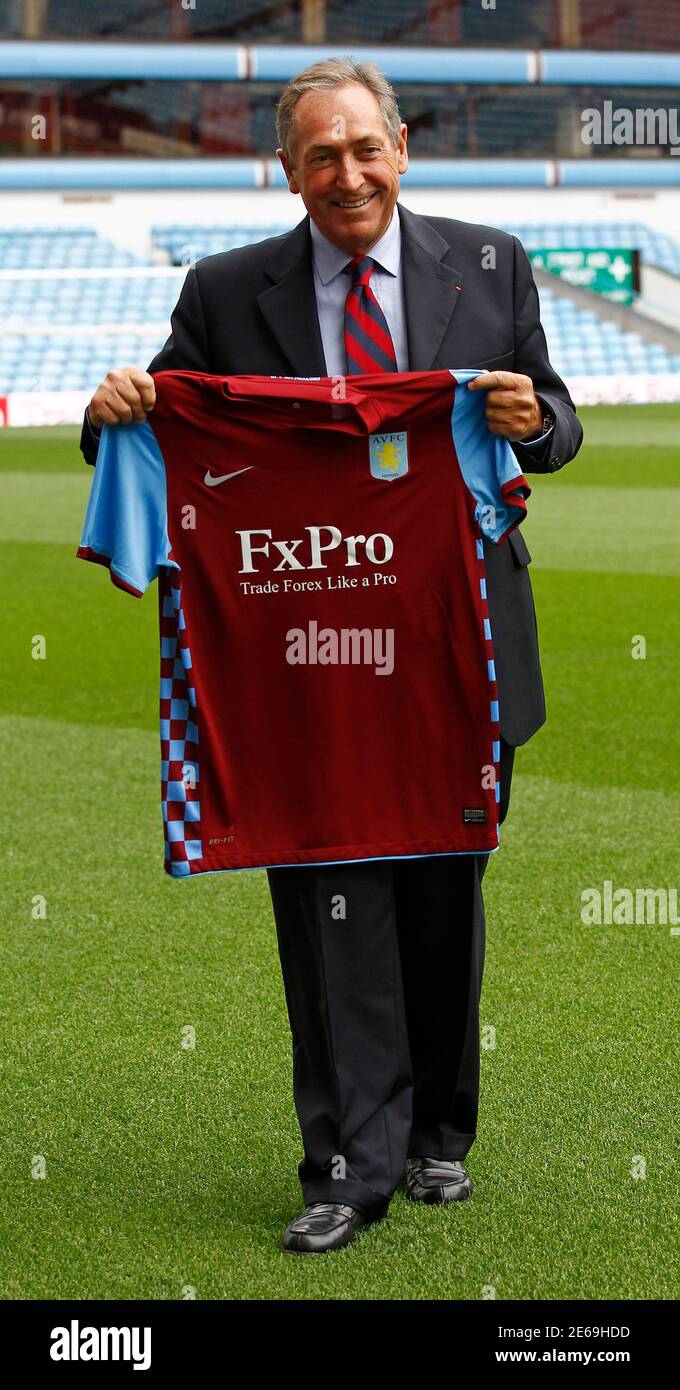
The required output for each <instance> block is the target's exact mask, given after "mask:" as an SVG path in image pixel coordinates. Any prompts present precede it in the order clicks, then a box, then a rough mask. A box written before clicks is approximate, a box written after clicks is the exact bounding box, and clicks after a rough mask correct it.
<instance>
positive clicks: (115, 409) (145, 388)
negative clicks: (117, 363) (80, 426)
mask: <svg viewBox="0 0 680 1390" xmlns="http://www.w3.org/2000/svg"><path fill="white" fill-rule="evenodd" d="M155 402H156V387H155V386H154V380H153V377H152V376H149V373H148V372H144V371H142V368H141V367H121V368H120V370H119V371H117V372H107V373H106V376H105V377H104V380H103V381H102V383H101V386H98V387H97V390H96V391H95V393H94V395H93V397H92V400H91V401H90V404H89V406H88V407H87V413H88V415H89V417H90V424H91V425H94V427H95V429H97V430H98V429H101V427H102V425H131V424H132V421H133V420H139V421H141V420H146V417H147V413H148V411H150V410H153V407H154V405H155Z"/></svg>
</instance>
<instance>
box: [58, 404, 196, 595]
mask: <svg viewBox="0 0 680 1390" xmlns="http://www.w3.org/2000/svg"><path fill="white" fill-rule="evenodd" d="M77 553H78V556H79V557H80V559H82V560H92V561H93V562H94V563H95V564H102V565H108V567H109V570H110V573H111V578H112V580H113V582H114V584H117V585H118V587H119V588H123V589H127V591H128V592H132V593H133V594H134V595H135V596H136V597H138V598H141V595H142V594H143V593H144V591H145V589H146V588H147V587H148V585H149V584H150V583H151V581H152V579H155V578H156V575H157V573H158V567H159V565H170V566H171V567H172V568H174V569H179V566H178V565H177V564H175V561H174V560H170V558H169V556H170V541H169V539H168V504H167V484H166V477H165V464H164V462H163V456H162V454H161V451H160V449H159V447H158V443H157V440H156V436H155V434H154V432H153V430H152V428H151V425H150V424H149V422H148V420H144V421H142V422H141V423H139V424H132V425H114V426H109V425H105V426H104V428H103V430H102V435H101V439H100V441H99V449H98V452H97V462H96V464H95V468H94V477H93V479H92V488H91V491H90V498H89V502H88V504H87V512H86V514H85V524H84V526H83V534H82V537H81V541H80V546H79V548H78V552H77Z"/></svg>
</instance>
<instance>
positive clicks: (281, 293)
mask: <svg viewBox="0 0 680 1390" xmlns="http://www.w3.org/2000/svg"><path fill="white" fill-rule="evenodd" d="M397 210H398V213H399V218H400V221H401V269H402V276H403V284H404V306H405V310H406V332H407V338H408V350H409V366H410V369H411V371H412V372H427V371H429V370H430V369H431V367H432V364H433V362H434V361H435V358H436V356H437V352H438V350H439V347H440V345H441V343H442V340H443V338H444V335H445V333H446V330H447V328H448V325H449V323H450V321H451V317H452V315H453V314H454V312H455V308H456V304H457V302H458V291H457V290H456V285H462V283H463V280H462V274H461V272H460V271H459V270H456V269H455V267H453V266H450V265H446V264H445V263H444V258H445V257H446V256H447V255H449V254H450V251H451V248H450V246H449V244H448V242H447V241H445V240H444V238H443V237H442V236H440V235H439V232H437V231H435V229H434V227H432V226H430V224H429V222H427V221H426V219H425V218H423V217H419V216H418V215H417V214H416V213H413V212H409V210H408V208H404V207H402V205H401V203H397ZM264 272H265V275H266V276H267V278H268V279H269V280H270V281H271V284H270V285H269V286H268V287H267V289H265V290H262V291H261V292H260V294H259V295H258V296H257V302H258V305H259V307H260V311H261V313H262V315H263V317H264V318H265V320H266V322H267V324H268V326H269V329H270V331H271V332H272V333H273V335H274V337H275V338H276V341H277V342H278V344H279V347H280V349H281V352H282V353H283V355H284V357H285V358H286V359H287V361H288V362H289V363H290V366H291V370H292V372H293V373H294V374H295V375H296V376H325V375H326V362H325V358H324V352H323V343H322V341H321V330H320V328H319V317H318V313H317V308H316V295H315V292H314V273H313V269H312V239H311V236H310V233H309V215H307V216H306V217H304V218H303V219H302V221H301V222H299V223H298V225H297V227H294V228H293V230H292V232H289V233H288V234H287V235H286V236H284V237H282V238H281V240H280V242H279V244H278V246H277V248H276V250H275V251H274V252H273V253H272V255H271V256H270V258H269V260H268V261H267V263H266V265H265V267H264Z"/></svg>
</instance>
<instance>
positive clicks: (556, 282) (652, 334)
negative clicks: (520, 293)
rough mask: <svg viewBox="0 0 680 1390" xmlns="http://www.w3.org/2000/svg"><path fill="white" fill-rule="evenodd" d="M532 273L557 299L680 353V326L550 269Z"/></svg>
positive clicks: (534, 270)
mask: <svg viewBox="0 0 680 1390" xmlns="http://www.w3.org/2000/svg"><path fill="white" fill-rule="evenodd" d="M533 272H534V279H535V281H536V284H537V286H538V289H539V293H540V291H541V290H549V291H550V292H551V293H552V294H553V295H554V297H555V298H556V299H568V300H570V301H571V303H572V304H574V305H576V307H577V309H583V310H587V311H588V312H590V313H591V314H595V315H596V317H597V318H598V319H599V320H600V322H601V323H607V322H609V323H616V324H618V326H619V328H620V329H621V331H622V333H637V334H638V335H639V337H640V338H642V339H643V341H644V342H646V343H651V344H653V346H655V347H656V346H659V345H660V346H661V347H665V348H666V349H667V351H668V352H670V353H672V354H673V355H674V356H678V355H680V331H678V330H677V329H673V328H671V327H669V326H668V325H667V324H663V323H661V322H659V321H658V320H657V319H655V318H652V317H649V316H648V315H647V314H645V313H643V312H642V311H641V310H640V309H639V308H632V307H629V306H628V305H626V304H615V303H614V302H613V300H611V299H605V298H604V297H603V295H601V294H596V293H595V292H594V290H586V289H583V288H582V286H580V285H572V284H570V283H568V282H567V281H565V280H560V278H559V276H558V275H551V274H550V271H548V270H539V269H538V268H537V267H536V266H534V267H533ZM671 278H674V277H671Z"/></svg>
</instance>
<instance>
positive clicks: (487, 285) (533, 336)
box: [81, 203, 583, 745]
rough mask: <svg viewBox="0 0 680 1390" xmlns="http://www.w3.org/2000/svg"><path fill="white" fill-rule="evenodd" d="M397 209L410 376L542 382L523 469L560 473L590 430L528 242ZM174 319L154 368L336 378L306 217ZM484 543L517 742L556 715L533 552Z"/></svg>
mask: <svg viewBox="0 0 680 1390" xmlns="http://www.w3.org/2000/svg"><path fill="white" fill-rule="evenodd" d="M397 207H398V210H399V217H400V220H401V234H402V262H401V264H402V274H403V283H404V300H405V308H406V323H407V338H408V351H409V365H410V369H411V371H430V370H434V369H437V368H448V367H459V368H463V367H484V368H488V369H490V370H494V369H496V368H501V369H504V370H506V371H511V372H522V373H524V374H525V375H526V376H529V377H531V379H532V381H533V383H534V389H535V391H536V394H537V395H538V396H539V397H540V398H541V400H543V401H545V402H546V403H547V404H548V405H549V407H550V408H551V410H552V411H553V413H554V415H555V420H556V423H555V428H554V430H553V434H552V436H551V439H550V441H549V444H548V445H547V446H544V447H543V448H540V449H539V448H538V447H537V448H536V449H535V450H529V449H527V448H525V447H524V446H523V445H522V444H513V446H512V447H513V449H514V451H515V454H516V456H517V458H518V460H519V462H520V464H521V466H522V469H523V471H524V472H526V473H551V472H554V470H555V469H557V468H561V467H562V466H563V464H565V463H568V461H569V459H572V458H573V457H574V455H575V454H576V452H577V450H578V449H579V447H580V444H581V440H582V437H583V431H582V429H581V425H580V423H579V421H578V419H577V417H576V413H575V410H574V405H573V402H572V400H571V398H570V396H569V393H568V391H567V388H566V386H565V385H564V382H563V381H561V380H560V378H559V377H558V376H557V375H556V373H555V372H554V371H553V370H552V367H551V366H550V363H549V361H548V352H547V347H546V341H545V335H544V333H543V329H542V328H541V324H540V319H539V303H538V293H537V290H536V286H535V284H534V280H533V276H532V273H531V266H530V263H529V261H528V259H527V256H526V253H525V252H524V250H523V248H522V246H521V245H520V243H519V242H518V240H517V238H516V237H513V236H509V235H508V234H507V233H506V232H501V231H498V230H497V229H496V228H493V227H484V226H478V225H476V224H474V223H470V222H458V221H455V220H453V219H451V218H448V217H422V216H419V215H418V214H416V213H413V212H409V211H408V209H407V208H404V207H402V205H401V204H400V203H398V204H397ZM489 247H493V248H494V250H495V262H496V263H495V268H494V269H484V268H483V267H484V264H485V262H488V259H489V254H488V252H489ZM483 248H485V249H483ZM458 285H460V286H461V289H460V291H458V290H457V289H456V288H455V287H456V286H458ZM171 327H172V332H171V334H170V337H169V338H168V340H167V342H166V344H165V346H164V347H163V348H161V351H160V352H159V353H158V356H157V357H154V360H153V362H151V364H150V366H149V371H150V372H160V371H166V370H173V369H174V370H183V371H197V372H211V373H215V374H217V375H221V376H228V375H232V374H239V373H254V374H264V375H283V376H287V375H291V374H292V375H294V376H325V375H327V371H326V363H325V359H324V354H323V346H322V342H321V332H320V329H319V321H318V316H317V311H316V297H315V293H314V278H313V271H312V243H311V237H310V232H309V217H308V216H306V217H304V218H303V220H302V222H300V223H298V225H297V227H295V228H294V229H293V231H291V232H286V233H285V234H284V235H283V236H278V237H269V238H267V240H265V241H260V242H257V243H255V244H254V245H250V246H242V247H237V248H236V249H235V250H233V251H225V252H223V253H222V254H221V255H217V256H206V257H205V259H204V260H202V261H199V262H198V263H197V264H196V265H195V266H194V267H192V268H191V269H190V270H189V271H188V273H187V277H186V280H185V282H184V285H183V287H182V292H181V294H180V297H179V300H178V302H177V305H176V307H175V310H174V313H173V315H172V319H171ZM97 442H98V432H96V431H94V430H93V429H92V427H91V425H90V423H89V420H88V419H87V416H86V417H85V421H84V424H83V433H82V437H81V449H82V451H83V453H84V455H85V458H86V459H87V461H88V463H94V462H95V460H96V453H97ZM529 505H531V503H530V504H529ZM484 551H485V558H486V571H487V595H488V602H489V611H490V616H491V625H492V634H493V645H494V658H495V663H496V678H497V683H498V694H499V702H500V728H501V733H502V735H503V737H504V738H505V739H506V740H507V742H508V743H510V744H513V745H518V744H521V743H525V742H526V740H527V739H528V738H530V737H531V735H532V734H533V733H534V732H535V731H536V729H538V728H540V726H541V724H542V723H543V722H544V720H545V702H544V696H543V682H542V679H541V670H540V664H539V656H538V636H537V629H536V617H535V612H534V602H533V596H532V592H531V584H530V581H529V575H528V572H527V565H528V564H529V562H530V559H531V557H530V555H529V551H528V549H527V545H526V542H525V540H524V537H523V536H522V534H521V532H520V531H517V530H516V531H513V532H511V533H510V535H509V536H508V538H507V540H506V541H505V542H504V543H502V544H501V545H493V544H491V543H489V542H487V541H485V542H484Z"/></svg>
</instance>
